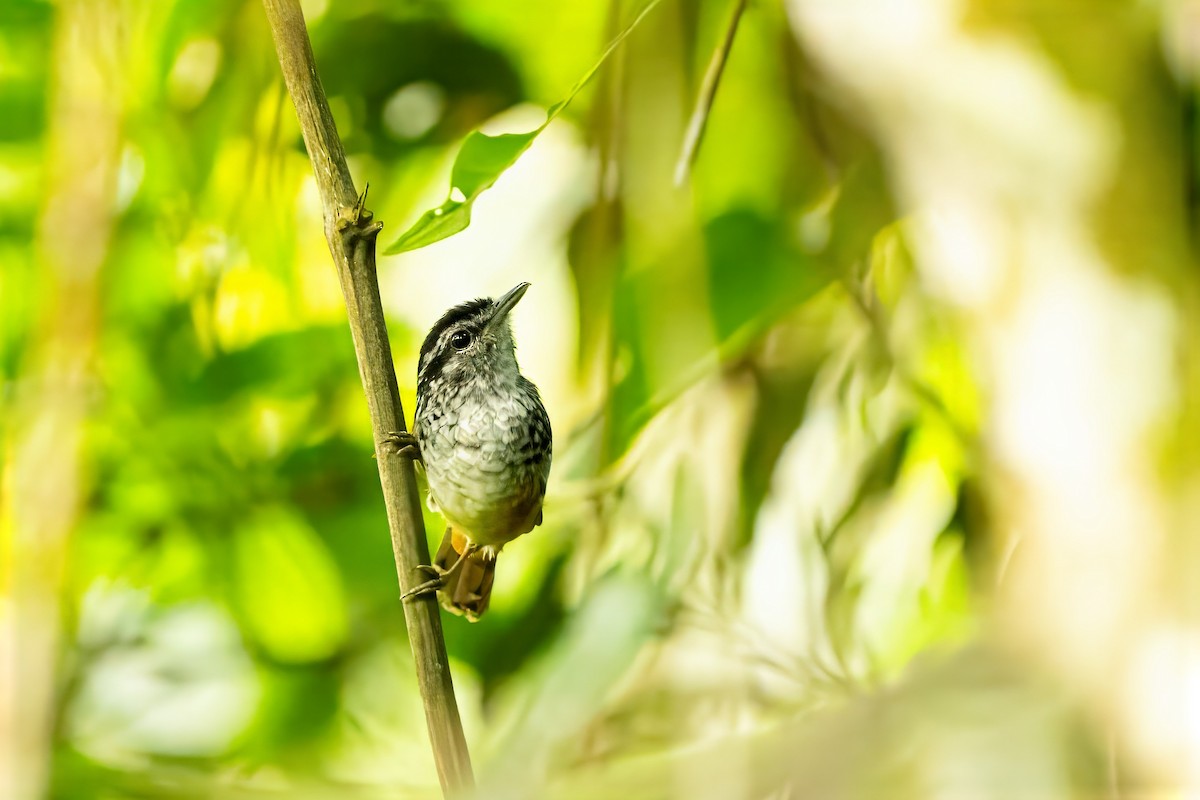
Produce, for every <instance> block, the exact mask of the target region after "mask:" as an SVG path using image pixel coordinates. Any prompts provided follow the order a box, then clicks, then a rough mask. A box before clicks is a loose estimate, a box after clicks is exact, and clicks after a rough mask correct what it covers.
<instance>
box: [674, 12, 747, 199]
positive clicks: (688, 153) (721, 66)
mask: <svg viewBox="0 0 1200 800" xmlns="http://www.w3.org/2000/svg"><path fill="white" fill-rule="evenodd" d="M745 10H746V0H734V3H733V11H732V13H731V14H730V15H729V22H728V24H726V26H725V36H724V38H722V39H721V43H720V44H719V45H717V49H716V50H714V51H713V54H712V59H710V60H709V62H708V69H707V70H705V72H704V82H703V83H702V84H701V85H700V96H699V97H698V98H696V108H695V109H694V110H693V111H692V118H691V119H690V120H688V127H687V132H686V133H685V134H684V136H683V150H682V151H681V152H680V153H679V161H677V162H676V163H675V185H676V186H682V185H683V184H684V183H686V182H687V180H688V178H689V177H690V176H691V173H692V164H693V163H695V161H696V154H697V153H699V152H700V140H701V139H703V138H704V129H705V127H707V125H708V117H709V114H710V113H712V105H713V100H715V99H716V96H717V85H718V84H720V82H721V73H723V72H724V71H725V62H727V61H728V60H729V51H730V50H731V49H732V48H733V37H734V36H736V35H737V29H738V23H739V22H741V20H742V12H744V11H745Z"/></svg>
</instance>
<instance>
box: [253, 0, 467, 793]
mask: <svg viewBox="0 0 1200 800" xmlns="http://www.w3.org/2000/svg"><path fill="white" fill-rule="evenodd" d="M263 6H264V7H265V8H266V12H267V18H268V20H269V21H270V24H271V33H272V36H273V37H274V39H275V50H276V52H277V53H278V55H279V65H280V67H281V68H282V70H283V77H284V81H285V82H286V84H287V89H288V94H289V95H291V98H292V102H293V103H294V104H295V106H296V114H297V116H298V117H299V118H300V129H301V131H302V133H303V135H304V144H305V146H306V147H307V148H308V155H309V158H310V159H311V160H312V165H313V172H314V173H315V174H316V178H317V186H318V188H319V190H320V194H321V205H322V208H323V209H324V214H325V235H326V238H327V239H328V240H329V251H330V253H331V254H332V255H333V261H334V264H335V265H336V266H337V271H338V278H339V279H340V281H341V284H342V293H343V294H344V295H345V299H346V311H347V314H348V316H349V321H350V331H351V333H352V334H353V336H354V350H355V353H356V355H357V356H358V369H359V374H360V376H361V377H362V383H363V389H364V390H365V392H366V395H367V405H368V406H369V408H370V412H371V426H372V428H373V429H374V432H375V442H376V451H377V452H378V454H379V459H378V463H379V479H380V483H381V484H382V485H383V498H384V502H385V503H386V505H387V516H388V525H389V527H390V529H391V535H392V551H393V553H394V554H395V557H396V571H397V573H398V575H399V582H400V588H401V591H407V590H408V589H409V588H411V587H412V585H415V583H416V582H417V581H415V580H414V578H416V577H418V573H417V572H416V567H417V566H418V565H420V564H428V563H429V549H428V546H427V545H426V541H425V525H424V523H423V521H422V519H421V509H420V501H419V498H418V496H417V485H416V480H415V478H414V475H413V469H412V462H411V460H410V458H409V457H408V456H405V455H400V454H398V453H396V452H395V448H391V447H388V446H385V445H384V437H386V436H387V435H388V434H389V433H392V432H395V431H403V430H404V411H403V408H402V407H401V405H400V395H399V392H398V391H397V387H396V374H395V372H394V371H393V369H392V351H391V346H390V344H389V343H388V334H387V326H386V324H385V320H384V316H383V306H382V304H381V302H380V299H379V282H378V280H377V279H376V275H375V239H376V237H377V236H378V234H379V229H380V227H381V225H380V224H379V223H378V222H373V221H372V217H371V212H369V211H367V210H365V209H364V208H363V201H364V200H365V197H366V195H365V193H364V195H363V196H362V197H358V196H357V194H356V192H355V190H354V182H353V181H352V180H351V178H350V170H349V168H348V167H347V165H346V155H345V152H344V151H343V150H342V142H341V139H340V138H338V133H337V128H336V127H335V125H334V122H333V115H332V114H331V113H330V111H329V103H328V102H327V101H326V99H325V91H324V89H322V88H321V81H320V78H319V77H318V76H317V67H316V63H315V61H314V59H313V54H312V45H311V44H310V43H309V39H308V30H307V29H306V27H305V25H304V16H303V14H302V13H301V11H300V4H299V2H298V0H263ZM403 607H404V618H405V621H406V623H407V625H408V638H409V642H410V643H411V645H412V652H413V659H414V660H415V662H416V673H417V682H418V684H419V686H420V689H421V697H422V700H423V701H424V703H425V719H426V722H427V723H428V725H429V737H430V741H431V744H432V746H433V757H434V760H435V761H436V763H437V770H438V776H439V778H440V779H441V782H442V789H443V791H444V792H445V793H446V794H448V795H449V794H453V793H456V792H460V791H461V790H463V789H466V788H469V787H470V786H472V785H473V783H474V780H473V777H472V774H471V760H470V755H469V754H468V752H467V745H466V740H465V739H464V738H463V732H462V723H461V721H460V720H459V716H458V704H457V702H456V700H455V698H454V686H453V684H452V682H451V680H450V669H449V663H448V661H447V658H446V644H445V642H444V641H443V639H442V623H441V618H440V617H439V611H438V606H437V603H436V601H435V600H434V599H433V598H431V597H427V598H421V599H417V600H416V601H414V602H411V603H404V606H403Z"/></svg>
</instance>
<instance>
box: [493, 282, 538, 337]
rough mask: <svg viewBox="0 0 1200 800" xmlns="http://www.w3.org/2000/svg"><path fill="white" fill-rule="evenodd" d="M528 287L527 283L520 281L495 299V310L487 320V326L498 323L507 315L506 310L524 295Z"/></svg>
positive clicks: (510, 308)
mask: <svg viewBox="0 0 1200 800" xmlns="http://www.w3.org/2000/svg"><path fill="white" fill-rule="evenodd" d="M528 289H529V283H528V282H525V281H522V282H521V283H518V284H517V285H516V286H514V287H513V288H511V289H509V290H508V291H507V292H506V293H505V294H504V296H503V297H501V298H500V299H499V300H497V301H496V311H495V312H494V313H493V314H492V318H491V319H490V320H488V327H489V328H490V327H491V326H493V325H498V324H500V323H501V322H503V321H504V320H505V319H506V318H507V317H508V312H510V311H512V310H513V307H514V306H516V304H517V303H518V302H520V300H521V298H522V297H524V296H525V292H526V290H528Z"/></svg>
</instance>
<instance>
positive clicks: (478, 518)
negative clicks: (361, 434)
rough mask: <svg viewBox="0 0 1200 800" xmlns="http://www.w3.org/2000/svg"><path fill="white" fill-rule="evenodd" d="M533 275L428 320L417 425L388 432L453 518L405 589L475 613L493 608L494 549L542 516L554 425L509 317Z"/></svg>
mask: <svg viewBox="0 0 1200 800" xmlns="http://www.w3.org/2000/svg"><path fill="white" fill-rule="evenodd" d="M529 286H530V284H529V283H526V282H522V283H518V284H517V285H516V286H514V287H513V288H512V289H510V290H509V291H508V292H506V293H505V294H504V295H502V296H501V297H499V298H497V299H494V300H493V299H492V298H487V297H484V298H479V299H476V300H470V301H467V302H464V303H461V304H459V305H456V306H454V307H453V308H451V309H449V310H448V311H446V313H444V314H443V315H442V316H441V317H440V318H439V319H438V321H437V322H435V323H434V325H433V327H432V328H430V330H429V333H428V335H426V337H425V341H424V342H423V343H422V345H421V352H420V357H419V360H418V366H417V408H416V414H415V416H414V420H413V430H412V433H411V434H409V433H403V432H398V433H393V434H391V435H390V436H389V437H388V438H389V441H390V442H391V443H392V444H393V445H394V446H396V447H398V448H400V450H401V452H405V451H407V452H408V453H409V454H410V455H412V456H413V457H414V458H415V459H416V460H418V461H419V462H420V463H421V464H422V465H423V467H424V471H425V476H426V479H427V483H428V486H429V492H428V495H427V502H428V504H429V506H430V508H431V509H433V510H435V511H439V512H440V513H441V515H442V516H443V517H444V518H445V520H446V532H445V534H444V536H443V537H442V543H441V546H440V547H439V548H438V550H437V554H436V555H435V556H434V558H433V563H432V564H425V565H422V566H421V567H419V569H421V570H423V571H425V572H426V573H428V574H430V575H432V578H431V579H430V580H428V581H425V582H424V583H421V584H420V585H418V586H416V587H414V588H412V589H410V590H409V591H408V592H405V593H404V595H403V598H404V599H405V600H409V599H411V598H416V597H422V596H427V595H429V594H432V593H435V592H436V594H437V597H438V600H439V602H440V603H441V605H442V607H443V608H444V609H446V610H447V611H449V612H451V613H454V614H457V615H460V616H465V617H466V618H467V619H468V620H470V621H472V622H476V621H478V620H479V618H480V617H481V616H482V615H483V613H484V612H485V611H487V609H488V605H489V603H490V601H491V593H492V583H493V581H494V578H495V571H496V558H497V556H499V554H500V551H501V550H502V549H503V548H504V546H505V545H506V544H508V543H509V542H511V541H512V540H513V539H515V538H517V537H518V536H521V535H523V534H526V533H528V532H530V531H531V530H533V528H534V527H536V526H538V525H540V524H541V523H542V503H543V501H544V499H545V496H546V482H547V481H548V480H549V478H550V463H551V460H552V456H553V434H552V432H551V428H550V418H549V416H548V415H547V413H546V407H545V406H544V405H543V404H542V399H541V396H540V395H539V394H538V390H537V387H536V386H535V385H534V384H533V382H532V381H530V380H529V379H528V378H526V377H525V376H524V375H522V374H521V371H520V368H519V366H518V365H517V357H516V345H515V342H514V341H513V334H512V325H511V323H510V321H509V316H510V314H511V313H512V310H513V308H514V307H516V305H517V303H518V302H519V301H520V300H521V298H522V297H524V296H525V292H526V291H527V290H528V289H529Z"/></svg>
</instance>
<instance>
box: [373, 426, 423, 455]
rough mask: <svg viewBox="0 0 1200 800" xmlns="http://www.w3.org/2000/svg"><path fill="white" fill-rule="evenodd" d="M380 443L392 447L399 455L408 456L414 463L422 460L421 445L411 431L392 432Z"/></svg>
mask: <svg viewBox="0 0 1200 800" xmlns="http://www.w3.org/2000/svg"><path fill="white" fill-rule="evenodd" d="M380 443H381V444H382V445H383V446H385V447H390V448H391V449H392V451H393V452H395V453H396V454H397V455H402V456H408V457H409V458H411V459H412V460H413V461H420V460H421V445H420V443H419V442H417V437H416V436H414V435H413V434H412V433H410V432H409V431H392V432H391V433H388V434H384V436H383V437H382V439H381V440H380Z"/></svg>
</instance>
